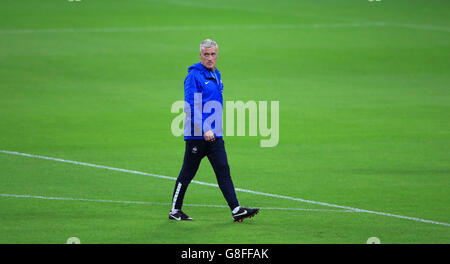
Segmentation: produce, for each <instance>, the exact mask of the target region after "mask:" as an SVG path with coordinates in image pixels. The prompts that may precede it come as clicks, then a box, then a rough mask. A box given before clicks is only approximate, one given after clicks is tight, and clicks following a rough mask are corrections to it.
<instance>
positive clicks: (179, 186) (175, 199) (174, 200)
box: [172, 182, 181, 211]
mask: <svg viewBox="0 0 450 264" xmlns="http://www.w3.org/2000/svg"><path fill="white" fill-rule="evenodd" d="M180 189H181V182H179V183H178V186H177V191H176V192H175V195H174V196H173V201H172V211H175V204H176V203H177V198H178V194H179V193H180Z"/></svg>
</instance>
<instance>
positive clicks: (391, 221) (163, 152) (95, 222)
mask: <svg viewBox="0 0 450 264" xmlns="http://www.w3.org/2000/svg"><path fill="white" fill-rule="evenodd" d="M206 38H212V39H214V40H216V41H217V42H218V44H219V46H220V54H219V59H218V63H217V67H218V68H219V69H220V70H221V72H222V75H223V82H224V86H225V90H224V100H232V101H237V100H241V101H244V102H247V101H250V100H254V101H279V102H280V116H279V118H280V140H279V144H278V145H277V146H276V147H273V148H261V147H260V145H259V143H260V140H261V139H263V137H261V136H253V137H250V136H245V137H237V136H233V137H226V136H225V142H226V148H227V152H228V159H229V162H230V167H231V173H232V177H233V180H234V183H235V186H236V187H238V188H241V189H245V190H250V191H255V192H260V194H255V193H251V192H245V191H239V192H237V194H238V198H239V200H240V202H241V204H242V205H246V206H255V207H256V206H258V207H262V208H263V209H262V210H261V212H260V213H259V214H258V215H257V216H256V217H255V218H252V219H249V220H248V221H247V220H246V221H244V222H243V223H240V224H236V223H233V221H232V218H231V213H230V211H229V209H227V208H226V207H221V206H225V205H226V203H225V200H224V199H223V197H222V194H221V193H220V191H219V189H218V188H217V187H214V186H210V185H202V184H197V183H192V184H191V185H190V187H189V190H188V192H187V194H186V199H185V203H186V204H187V205H186V206H185V207H184V211H185V212H186V213H188V214H189V215H190V216H191V217H193V218H194V219H195V221H193V222H175V221H169V220H168V219H167V217H168V213H169V209H170V202H171V195H172V191H173V187H174V181H173V179H171V178H160V177H153V176H151V175H149V174H156V175H163V176H168V177H172V178H175V177H177V176H178V173H179V170H180V168H181V164H182V159H183V151H184V141H183V139H182V137H175V136H173V135H172V134H171V130H170V124H171V121H172V119H173V118H174V117H175V116H176V115H175V114H173V113H171V112H170V107H171V105H172V103H173V102H175V101H177V100H182V99H183V80H184V77H185V75H186V73H187V67H188V66H189V65H191V64H192V63H195V62H198V61H199V58H198V45H199V43H200V42H201V41H202V40H203V39H206ZM0 61H1V62H0V150H1V152H0V243H57V244H59V243H66V241H67V239H68V238H69V237H78V238H79V239H80V241H81V243H85V244H87V243H149V244H153V243H161V244H166V243H167V244H172V243H180V244H182V243H255V244H258V243H270V244H277V243H281V244H284V243H294V244H302V243H320V244H322V243H332V244H334V243H366V241H367V239H368V238H369V237H377V238H379V239H380V241H381V243H394V244H395V243H446V244H447V243H450V226H449V225H450V224H449V223H450V210H449V205H450V87H449V84H450V63H449V62H450V2H449V1H444V0H443V1H437V0H429V1H414V0H396V1H388V0H381V1H378V2H375V1H367V0H366V1H365V0H299V1H294V0H291V1H289V0H282V1H268V0H259V1H237V0H232V1H218V0H210V1H199V0H187V1H177V0H170V1H163V0H154V1H153V0H130V1H118V0H108V1H106V0H95V1H93V0H82V1H79V2H75V1H73V2H71V1H63V0H61V1H54V0H53V1H51V0H45V1H44V0H42V1H32V0H28V1H15V0H3V1H1V3H0ZM5 151H13V152H20V153H25V154H33V155H40V156H43V157H53V158H58V159H64V160H67V161H78V162H85V163H89V164H96V165H102V166H108V167H113V168H119V169H125V170H130V171H137V172H144V173H143V174H137V173H132V172H129V171H117V170H111V169H105V168H101V167H92V166H86V164H74V163H67V162H61V161H57V160H49V159H44V158H42V157H41V158H37V157H30V156H24V155H14V154H11V153H9V152H5ZM194 180H196V181H199V182H202V183H211V184H215V183H216V179H215V176H214V173H213V170H212V168H211V166H210V164H209V162H208V161H207V159H205V160H203V163H202V165H201V167H200V169H199V172H198V174H197V176H196V178H195V179H194ZM261 193H262V194H261ZM267 194H274V195H276V196H269V195H267ZM280 196H282V197H280ZM289 197H291V198H296V199H288V198H289ZM50 198H54V199H50ZM300 199H304V200H308V201H312V202H306V201H302V200H300ZM316 202H322V203H328V204H331V205H337V206H343V207H344V208H339V207H333V206H327V205H324V204H320V203H316ZM196 205H197V206H196ZM198 205H200V206H198ZM347 207H352V208H358V209H362V210H369V211H371V212H365V211H349V210H347V209H346V208H347ZM270 208H272V209H270ZM281 208H288V209H298V210H282V209H281ZM374 212H375V213H374ZM408 217H409V218H408Z"/></svg>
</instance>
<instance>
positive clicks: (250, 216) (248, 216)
mask: <svg viewBox="0 0 450 264" xmlns="http://www.w3.org/2000/svg"><path fill="white" fill-rule="evenodd" d="M258 213H259V209H258V210H256V212H255V213H254V214H251V215H247V216H245V217H242V218H241V219H237V220H234V222H235V223H242V221H244V219H245V218H252V217H253V216H255V215H257V214H258Z"/></svg>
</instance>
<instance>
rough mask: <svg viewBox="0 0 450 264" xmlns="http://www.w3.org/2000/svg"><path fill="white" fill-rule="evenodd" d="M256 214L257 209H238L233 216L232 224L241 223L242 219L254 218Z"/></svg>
mask: <svg viewBox="0 0 450 264" xmlns="http://www.w3.org/2000/svg"><path fill="white" fill-rule="evenodd" d="M257 213H259V208H245V207H242V206H241V207H239V211H237V212H236V213H235V214H233V213H232V215H233V220H234V222H239V223H240V222H242V220H244V218H251V217H253V216H255V215H256V214H257Z"/></svg>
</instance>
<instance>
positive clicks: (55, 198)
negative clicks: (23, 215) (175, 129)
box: [0, 193, 355, 213]
mask: <svg viewBox="0 0 450 264" xmlns="http://www.w3.org/2000/svg"><path fill="white" fill-rule="evenodd" d="M0 197H7V198H29V199H42V200H60V201H82V202H98V203H120V204H141V205H163V206H169V205H171V203H159V202H143V201H117V200H103V199H87V198H71V197H49V196H41V195H23V194H7V193H0ZM183 206H188V207H189V206H193V207H216V208H228V206H227V205H215V204H183ZM260 209H264V210H281V211H311V212H343V213H355V211H351V210H332V209H312V208H276V207H260Z"/></svg>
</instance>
